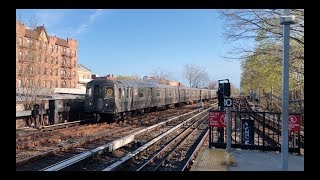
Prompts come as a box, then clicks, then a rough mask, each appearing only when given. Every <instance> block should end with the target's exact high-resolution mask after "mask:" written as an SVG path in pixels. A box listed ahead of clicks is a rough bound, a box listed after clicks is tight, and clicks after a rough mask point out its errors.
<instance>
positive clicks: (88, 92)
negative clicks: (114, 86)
mask: <svg viewBox="0 0 320 180" xmlns="http://www.w3.org/2000/svg"><path fill="white" fill-rule="evenodd" d="M86 95H87V96H88V97H90V96H91V95H92V88H87V90H86Z"/></svg>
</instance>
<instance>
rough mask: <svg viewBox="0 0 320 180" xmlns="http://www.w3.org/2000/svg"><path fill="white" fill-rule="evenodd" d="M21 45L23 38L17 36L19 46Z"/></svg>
mask: <svg viewBox="0 0 320 180" xmlns="http://www.w3.org/2000/svg"><path fill="white" fill-rule="evenodd" d="M22 45H23V39H22V37H19V46H22Z"/></svg>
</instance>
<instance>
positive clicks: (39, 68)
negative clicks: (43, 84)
mask: <svg viewBox="0 0 320 180" xmlns="http://www.w3.org/2000/svg"><path fill="white" fill-rule="evenodd" d="M38 74H39V75H40V74H41V67H38Z"/></svg>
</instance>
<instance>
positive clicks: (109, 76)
mask: <svg viewBox="0 0 320 180" xmlns="http://www.w3.org/2000/svg"><path fill="white" fill-rule="evenodd" d="M92 79H109V80H116V79H117V77H114V76H113V74H108V75H106V76H98V75H96V74H94V75H92Z"/></svg>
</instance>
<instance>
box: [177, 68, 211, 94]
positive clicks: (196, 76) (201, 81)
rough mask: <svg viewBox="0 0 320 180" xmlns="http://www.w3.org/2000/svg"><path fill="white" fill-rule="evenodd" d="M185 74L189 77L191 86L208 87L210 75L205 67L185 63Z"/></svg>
mask: <svg viewBox="0 0 320 180" xmlns="http://www.w3.org/2000/svg"><path fill="white" fill-rule="evenodd" d="M183 76H184V77H185V78H186V79H187V81H188V83H189V86H190V87H196V88H200V87H203V88H204V87H206V85H207V84H208V82H209V75H208V73H207V72H206V71H205V69H204V68H203V67H200V66H197V65H195V64H186V65H184V72H183Z"/></svg>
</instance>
